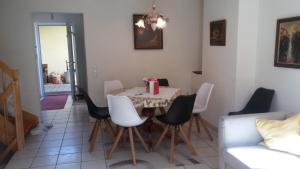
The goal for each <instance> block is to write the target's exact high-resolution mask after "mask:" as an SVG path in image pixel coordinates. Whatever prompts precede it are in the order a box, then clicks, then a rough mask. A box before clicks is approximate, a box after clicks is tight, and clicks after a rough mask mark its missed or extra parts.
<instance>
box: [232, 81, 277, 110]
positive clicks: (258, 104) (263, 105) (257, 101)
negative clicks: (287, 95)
mask: <svg viewBox="0 0 300 169" xmlns="http://www.w3.org/2000/svg"><path fill="white" fill-rule="evenodd" d="M274 93H275V90H273V89H266V88H262V87H260V88H258V89H256V91H255V92H254V94H253V95H252V97H251V99H250V100H249V102H248V103H247V105H246V107H245V108H244V109H243V110H240V111H237V112H230V113H228V115H239V114H253V113H264V112H268V111H269V110H270V106H271V103H272V100H273V96H274Z"/></svg>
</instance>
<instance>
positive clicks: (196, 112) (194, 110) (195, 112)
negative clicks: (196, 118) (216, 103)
mask: <svg viewBox="0 0 300 169" xmlns="http://www.w3.org/2000/svg"><path fill="white" fill-rule="evenodd" d="M205 110H206V108H205V107H204V106H203V107H201V108H194V109H193V113H194V114H198V113H202V112H204V111H205Z"/></svg>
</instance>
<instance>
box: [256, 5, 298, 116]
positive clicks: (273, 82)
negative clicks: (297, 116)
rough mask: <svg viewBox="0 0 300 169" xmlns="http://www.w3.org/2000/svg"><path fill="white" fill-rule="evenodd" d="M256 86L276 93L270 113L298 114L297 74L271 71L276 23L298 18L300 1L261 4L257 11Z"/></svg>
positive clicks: (281, 69) (285, 69)
mask: <svg viewBox="0 0 300 169" xmlns="http://www.w3.org/2000/svg"><path fill="white" fill-rule="evenodd" d="M259 12H260V15H259V18H260V20H259V33H258V37H259V39H258V48H257V49H258V52H257V64H256V67H257V73H256V86H257V87H259V86H265V87H268V88H273V89H275V90H276V93H275V98H274V100H273V104H272V110H273V111H286V112H299V111H300V104H299V100H300V88H299V86H300V70H299V69H290V68H279V67H274V66H273V65H274V55H275V53H274V52H275V39H276V38H275V35H276V23H277V19H280V18H286V17H294V16H300V1H299V0H284V1H282V0H263V1H260V8H259Z"/></svg>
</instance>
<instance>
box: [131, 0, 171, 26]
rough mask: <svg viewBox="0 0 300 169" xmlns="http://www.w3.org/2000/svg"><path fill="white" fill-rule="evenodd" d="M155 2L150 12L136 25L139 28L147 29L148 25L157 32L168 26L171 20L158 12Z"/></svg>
mask: <svg viewBox="0 0 300 169" xmlns="http://www.w3.org/2000/svg"><path fill="white" fill-rule="evenodd" d="M155 2H156V1H154V2H153V5H152V8H151V9H150V11H149V12H148V13H147V14H146V15H144V16H143V18H142V19H140V20H138V21H137V22H136V23H135V25H136V26H137V27H139V28H144V29H145V28H146V25H151V28H152V30H153V31H155V30H156V29H157V28H159V29H164V28H165V27H166V26H167V22H169V18H168V17H166V16H164V15H163V14H161V13H159V12H158V11H157V10H156V5H155Z"/></svg>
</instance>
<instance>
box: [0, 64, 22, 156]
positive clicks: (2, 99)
mask: <svg viewBox="0 0 300 169" xmlns="http://www.w3.org/2000/svg"><path fill="white" fill-rule="evenodd" d="M0 70H2V78H0V80H2V85H3V86H2V88H3V91H2V93H1V94H0V103H1V105H4V106H6V104H7V100H8V97H9V96H10V95H12V96H13V106H14V110H15V117H14V125H15V131H16V137H15V139H16V142H12V143H11V144H14V146H15V145H17V148H18V149H19V150H20V149H23V147H24V126H23V112H22V107H21V96H20V88H19V72H18V70H14V69H11V68H10V67H9V66H8V65H7V64H5V63H4V62H3V61H1V60H0ZM3 73H4V74H5V75H7V76H9V77H10V78H11V80H10V81H11V82H10V83H9V84H6V82H5V81H6V80H8V79H6V78H5V75H3ZM4 112H5V111H4ZM4 116H7V114H5V113H4ZM6 132H8V131H6ZM11 144H10V145H9V146H8V148H9V149H10V147H14V146H12V145H11Z"/></svg>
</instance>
